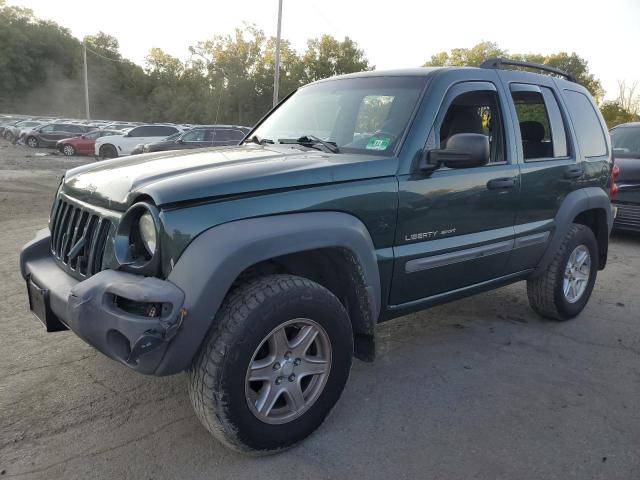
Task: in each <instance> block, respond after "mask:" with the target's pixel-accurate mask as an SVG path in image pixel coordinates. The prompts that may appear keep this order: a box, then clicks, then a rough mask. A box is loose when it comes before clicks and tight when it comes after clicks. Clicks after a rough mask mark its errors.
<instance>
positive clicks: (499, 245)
mask: <svg viewBox="0 0 640 480" xmlns="http://www.w3.org/2000/svg"><path fill="white" fill-rule="evenodd" d="M505 112H508V110H507V108H506V103H505V98H504V95H503V94H502V92H501V89H500V88H498V86H497V85H496V84H495V83H493V82H489V81H473V82H461V83H457V84H455V85H453V86H451V87H450V88H449V89H448V91H447V93H446V95H445V98H444V101H443V103H442V104H441V106H440V108H439V111H438V113H437V115H436V120H435V124H434V126H433V129H432V131H431V132H425V137H426V133H429V135H428V140H427V145H426V146H425V151H426V150H431V149H438V148H444V146H445V144H446V141H447V140H448V139H449V138H450V137H451V136H452V135H455V134H458V133H477V134H484V135H487V136H488V137H489V140H490V145H491V161H490V162H489V163H488V164H487V165H485V166H481V167H473V168H464V169H449V168H446V167H441V168H440V169H438V170H436V171H434V172H433V173H431V174H422V173H420V172H414V173H412V174H410V175H404V176H400V177H399V179H398V180H399V208H398V224H397V230H396V240H395V245H396V246H395V247H394V253H395V264H394V273H393V282H392V287H391V295H390V303H391V304H392V305H398V304H403V303H407V302H412V301H416V300H420V299H426V298H429V297H434V296H437V295H438V294H442V293H445V292H451V291H454V290H456V289H459V288H463V287H466V286H471V285H475V284H479V283H482V282H485V281H488V280H492V279H496V278H499V277H501V276H502V275H504V273H505V268H506V264H507V261H508V259H509V256H510V254H511V251H512V249H513V241H514V240H513V238H514V229H513V225H514V221H515V216H516V209H517V203H518V202H517V200H518V191H519V172H518V165H517V163H515V161H514V160H515V159H514V158H512V155H511V153H510V152H511V149H510V148H507V147H508V142H509V139H511V138H512V137H513V135H512V134H511V133H509V134H507V129H508V128H510V124H509V122H508V117H506V116H505Z"/></svg>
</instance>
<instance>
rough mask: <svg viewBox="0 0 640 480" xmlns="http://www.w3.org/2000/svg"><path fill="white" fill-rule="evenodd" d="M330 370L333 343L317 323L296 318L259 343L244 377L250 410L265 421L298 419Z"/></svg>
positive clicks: (325, 379) (278, 422) (272, 422)
mask: <svg viewBox="0 0 640 480" xmlns="http://www.w3.org/2000/svg"><path fill="white" fill-rule="evenodd" d="M330 370H331V342H330V341H329V336H328V335H327V333H326V332H325V330H324V328H322V327H321V326H320V325H319V324H318V323H316V322H314V321H313V320H310V319H307V318H296V319H294V320H290V321H288V322H286V323H284V324H281V325H279V326H278V327H276V328H275V329H274V330H272V331H271V332H270V333H269V334H268V335H267V336H266V337H265V338H264V339H263V340H262V342H261V343H260V345H259V346H258V348H257V349H256V351H255V352H254V354H253V357H252V358H251V362H250V363H249V368H248V369H247V374H246V379H245V396H246V399H247V403H248V405H249V409H250V410H251V412H252V413H253V414H254V415H255V416H256V418H258V419H259V420H261V421H262V422H265V423H269V424H283V423H288V422H291V421H292V420H295V419H296V418H299V417H300V416H301V415H303V414H304V413H305V412H306V411H308V410H309V408H311V406H312V405H313V404H314V403H315V401H316V400H317V399H318V397H319V396H320V394H321V393H322V390H323V389H324V386H325V384H326V382H327V378H328V377H329V371H330Z"/></svg>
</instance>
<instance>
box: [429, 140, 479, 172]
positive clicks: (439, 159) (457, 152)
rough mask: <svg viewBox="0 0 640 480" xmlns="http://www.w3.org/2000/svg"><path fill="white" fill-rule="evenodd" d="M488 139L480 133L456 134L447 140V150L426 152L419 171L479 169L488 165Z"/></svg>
mask: <svg viewBox="0 0 640 480" xmlns="http://www.w3.org/2000/svg"><path fill="white" fill-rule="evenodd" d="M489 152H490V148H489V138H488V137H487V136H486V135H482V134H481V133H457V134H455V135H452V136H451V138H449V140H447V148H444V149H440V150H431V151H429V152H427V157H426V162H424V161H423V163H422V166H421V170H427V171H429V170H435V169H436V168H439V167H440V166H441V165H444V166H445V167H448V168H471V167H481V166H483V165H486V164H487V163H489V155H490V154H489Z"/></svg>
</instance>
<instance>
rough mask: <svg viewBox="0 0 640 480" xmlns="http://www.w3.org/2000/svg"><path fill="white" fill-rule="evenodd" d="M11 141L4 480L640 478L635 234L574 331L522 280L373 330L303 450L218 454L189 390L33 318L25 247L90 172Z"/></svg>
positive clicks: (0, 437)
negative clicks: (369, 348) (71, 171)
mask: <svg viewBox="0 0 640 480" xmlns="http://www.w3.org/2000/svg"><path fill="white" fill-rule="evenodd" d="M41 152H44V153H52V151H51V150H39V151H35V150H30V149H27V148H25V147H19V146H11V145H9V144H7V143H6V142H0V239H1V240H0V276H1V278H2V281H1V283H0V294H1V296H2V299H3V300H2V301H0V316H1V318H2V320H1V322H2V328H1V330H0V332H1V333H0V338H1V339H2V344H1V345H2V346H1V348H0V478H10V477H11V478H13V477H18V478H24V479H27V478H29V479H31V478H37V479H58V478H60V479H62V478H64V479H75V478H78V479H87V478H132V479H164V478H167V479H169V478H180V479H192V478H193V479H195V478H225V479H231V478H260V479H281V478H285V477H287V476H289V477H291V476H293V477H294V478H299V479H303V478H384V479H388V478H393V479H401V478H434V479H446V480H451V479H465V480H467V479H563V480H564V479H581V480H583V479H591V478H602V479H625V480H629V479H637V478H640V410H639V399H640V329H639V326H638V322H639V320H640V300H639V296H638V290H639V289H638V287H639V286H640V279H639V278H638V273H639V272H640V237H633V236H614V237H613V239H612V245H611V253H610V260H609V265H608V268H607V269H606V270H605V271H604V272H600V274H599V276H598V281H597V284H596V288H595V291H594V294H593V297H592V299H591V301H590V303H589V305H588V307H587V309H586V310H585V311H584V312H583V313H582V315H581V316H580V317H579V318H577V319H575V320H574V321H569V322H566V323H554V322H549V321H545V320H542V319H540V318H538V317H537V316H536V315H535V314H534V313H533V312H532V311H531V310H530V309H529V307H528V304H527V300H526V293H525V287H524V284H523V283H520V284H516V285H512V286H509V287H505V288H502V289H499V290H496V291H493V292H489V293H486V294H482V295H478V296H475V297H472V298H469V299H466V300H463V301H459V302H456V303H452V304H449V305H444V306H441V307H437V308H433V309H431V310H429V311H427V312H423V313H419V314H415V315H411V316H408V317H404V318H401V319H398V320H396V321H393V322H389V323H386V324H384V325H381V326H379V328H378V335H379V355H378V359H377V361H376V362H375V363H374V364H365V363H362V362H358V361H356V362H355V364H354V368H353V371H352V374H351V378H350V380H349V383H348V385H347V388H346V391H345V393H344V395H343V398H342V400H341V401H340V403H339V404H338V406H337V408H336V409H335V410H334V412H333V414H332V416H331V417H330V418H329V419H328V420H327V421H326V422H325V424H324V425H323V426H322V427H321V429H320V430H319V431H318V432H316V433H315V434H314V435H312V436H311V437H310V438H309V439H308V440H307V441H305V442H304V443H303V444H302V445H300V446H299V447H297V448H295V449H293V450H290V451H288V452H285V453H283V454H280V455H277V456H273V457H267V458H260V459H254V458H246V457H243V456H241V455H238V454H235V453H233V452H230V451H228V450H226V449H225V448H223V447H222V446H221V445H219V444H218V443H217V442H216V441H215V440H213V439H212V438H211V437H210V436H209V435H208V434H207V433H206V431H205V430H204V428H203V427H201V426H200V424H199V423H198V421H197V420H196V418H195V416H194V414H193V412H192V410H191V405H190V404H189V399H188V397H187V392H186V378H185V376H184V375H177V376H173V377H168V378H149V377H143V376H139V375H137V374H135V373H133V372H131V371H129V370H128V369H127V368H126V367H124V366H122V365H120V364H118V363H116V362H113V361H111V360H109V359H108V358H106V357H104V356H102V355H101V354H98V353H97V352H96V351H94V350H93V349H92V348H90V347H89V346H88V345H86V344H84V343H83V342H82V341H81V340H80V339H79V338H77V337H76V336H75V335H73V334H72V333H69V332H64V333H52V334H47V333H45V332H44V330H43V328H42V327H41V326H40V325H39V324H38V323H37V321H36V320H35V319H34V318H33V317H32V315H31V314H30V313H29V312H28V308H27V298H26V294H25V287H24V284H23V282H22V279H21V277H20V274H19V269H18V253H19V250H20V247H21V246H22V245H23V244H24V243H25V242H26V241H28V240H29V239H30V238H31V237H32V236H33V234H34V232H35V231H36V230H37V229H40V228H43V227H44V226H45V225H46V221H47V216H48V213H49V209H50V206H51V201H52V198H53V194H54V191H55V188H56V186H57V184H58V180H59V178H60V175H61V174H62V173H63V171H64V170H65V169H67V168H70V167H73V166H75V165H79V164H83V163H86V162H88V161H91V160H89V159H87V158H84V159H82V158H73V159H67V158H64V157H62V156H57V155H55V156H54V155H47V156H34V155H35V154H36V153H41Z"/></svg>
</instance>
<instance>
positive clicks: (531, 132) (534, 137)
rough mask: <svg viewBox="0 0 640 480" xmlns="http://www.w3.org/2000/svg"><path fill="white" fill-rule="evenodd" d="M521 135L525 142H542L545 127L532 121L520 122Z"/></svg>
mask: <svg viewBox="0 0 640 480" xmlns="http://www.w3.org/2000/svg"><path fill="white" fill-rule="evenodd" d="M520 134H521V135H522V141H524V142H541V141H542V139H543V138H544V125H542V124H541V123H540V122H534V121H532V120H528V121H526V122H520Z"/></svg>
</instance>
